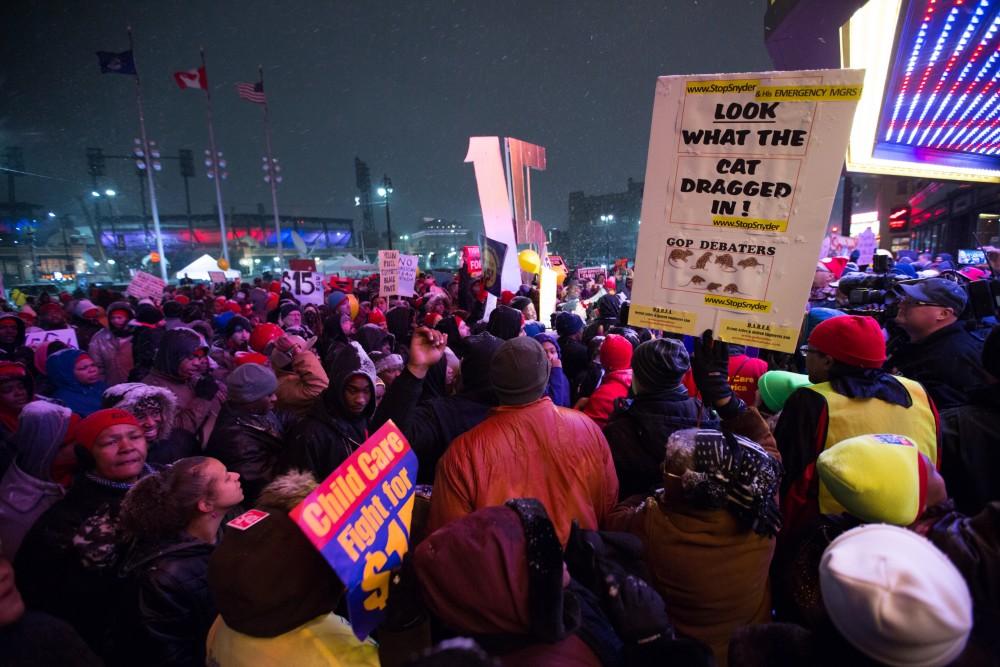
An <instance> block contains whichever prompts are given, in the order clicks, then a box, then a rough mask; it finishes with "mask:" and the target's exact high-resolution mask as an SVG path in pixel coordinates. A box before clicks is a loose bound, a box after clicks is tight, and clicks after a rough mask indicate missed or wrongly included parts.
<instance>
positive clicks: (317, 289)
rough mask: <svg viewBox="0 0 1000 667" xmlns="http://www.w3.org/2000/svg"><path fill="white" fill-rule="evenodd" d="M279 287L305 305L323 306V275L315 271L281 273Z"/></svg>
mask: <svg viewBox="0 0 1000 667" xmlns="http://www.w3.org/2000/svg"><path fill="white" fill-rule="evenodd" d="M281 286H282V287H283V288H284V289H286V290H288V291H289V292H291V293H292V296H293V297H295V299H296V300H297V301H298V302H299V303H301V304H302V305H305V304H307V303H311V304H314V305H317V306H321V305H323V274H322V273H316V272H315V271H282V273H281Z"/></svg>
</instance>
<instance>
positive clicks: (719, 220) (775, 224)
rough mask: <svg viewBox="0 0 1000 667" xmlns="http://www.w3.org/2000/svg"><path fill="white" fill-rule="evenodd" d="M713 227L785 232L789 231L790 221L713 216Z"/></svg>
mask: <svg viewBox="0 0 1000 667" xmlns="http://www.w3.org/2000/svg"><path fill="white" fill-rule="evenodd" d="M712 226H713V227H725V228H727V229H745V230H747V231H749V232H783V231H785V230H786V229H788V221H787V220H765V219H764V218H743V217H737V216H733V215H713V216H712Z"/></svg>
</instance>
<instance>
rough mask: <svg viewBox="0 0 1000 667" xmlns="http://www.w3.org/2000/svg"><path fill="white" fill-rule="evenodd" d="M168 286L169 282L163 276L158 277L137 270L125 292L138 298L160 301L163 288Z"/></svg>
mask: <svg viewBox="0 0 1000 667" xmlns="http://www.w3.org/2000/svg"><path fill="white" fill-rule="evenodd" d="M166 286H167V283H166V282H165V281H164V280H163V279H162V278H157V277H156V276H154V275H150V274H148V273H146V272H145V271H136V272H135V275H134V276H132V282H130V283H129V284H128V288H127V289H126V290H125V293H126V294H128V295H129V296H134V297H135V298H137V299H145V298H150V299H153V300H154V301H156V302H159V300H160V299H162V298H163V288H164V287H166Z"/></svg>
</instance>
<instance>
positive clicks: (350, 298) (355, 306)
mask: <svg viewBox="0 0 1000 667" xmlns="http://www.w3.org/2000/svg"><path fill="white" fill-rule="evenodd" d="M347 303H349V304H351V319H352V320H353V319H354V318H355V317H357V316H358V311H359V310H361V304H359V303H358V297H356V296H354V295H353V294H348V295H347Z"/></svg>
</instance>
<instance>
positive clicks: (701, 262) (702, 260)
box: [694, 252, 712, 269]
mask: <svg viewBox="0 0 1000 667" xmlns="http://www.w3.org/2000/svg"><path fill="white" fill-rule="evenodd" d="M710 259H712V253H710V252H706V253H705V254H704V255H702V256H701V257H699V258H698V261H697V262H695V263H694V268H696V269H704V268H705V267H706V266H707V265H708V260H710Z"/></svg>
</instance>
